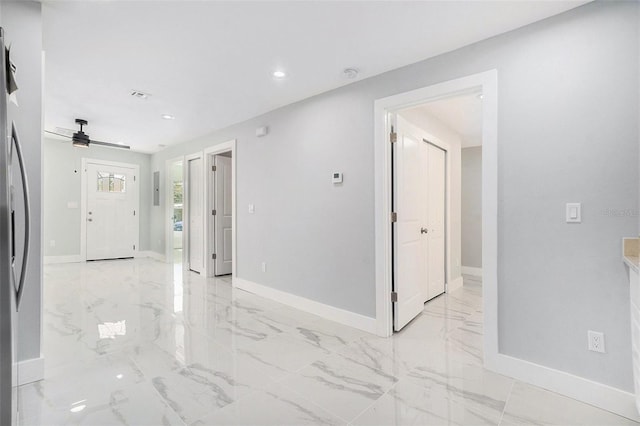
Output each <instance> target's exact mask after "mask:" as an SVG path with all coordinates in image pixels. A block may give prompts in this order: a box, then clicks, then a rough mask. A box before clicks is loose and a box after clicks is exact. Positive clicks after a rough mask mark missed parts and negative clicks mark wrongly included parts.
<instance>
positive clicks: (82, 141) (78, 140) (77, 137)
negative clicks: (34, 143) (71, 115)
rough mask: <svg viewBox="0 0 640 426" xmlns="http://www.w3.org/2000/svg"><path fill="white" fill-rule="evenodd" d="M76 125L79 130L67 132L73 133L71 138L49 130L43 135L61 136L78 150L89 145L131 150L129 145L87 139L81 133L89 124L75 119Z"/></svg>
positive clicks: (87, 137) (85, 135)
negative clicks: (67, 139)
mask: <svg viewBox="0 0 640 426" xmlns="http://www.w3.org/2000/svg"><path fill="white" fill-rule="evenodd" d="M76 124H78V125H79V126H80V130H79V131H77V132H73V130H69V133H71V132H73V135H72V136H69V135H63V134H62V133H56V132H51V131H49V130H45V133H49V134H52V135H56V136H62V137H63V138H69V139H71V141H72V143H73V146H77V147H80V148H88V147H89V144H95V145H101V146H108V147H110V148H121V149H131V147H130V146H129V145H122V144H119V143H109V142H102V141H96V140H92V139H89V135H87V134H86V133H85V132H83V131H82V129H83V127H84V126H86V125H87V124H89V123H88V122H87V120H83V119H81V118H76Z"/></svg>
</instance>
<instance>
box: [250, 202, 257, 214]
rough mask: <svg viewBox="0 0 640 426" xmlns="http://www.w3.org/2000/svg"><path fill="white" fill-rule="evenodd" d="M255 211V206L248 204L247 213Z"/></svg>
mask: <svg viewBox="0 0 640 426" xmlns="http://www.w3.org/2000/svg"><path fill="white" fill-rule="evenodd" d="M255 212H256V206H254V205H253V204H249V213H255Z"/></svg>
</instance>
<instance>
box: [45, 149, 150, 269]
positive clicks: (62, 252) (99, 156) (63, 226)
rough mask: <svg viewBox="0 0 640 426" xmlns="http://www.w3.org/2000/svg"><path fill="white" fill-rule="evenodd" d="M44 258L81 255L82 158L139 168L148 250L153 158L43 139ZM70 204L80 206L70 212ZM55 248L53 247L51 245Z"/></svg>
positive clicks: (144, 239) (144, 246) (143, 239)
mask: <svg viewBox="0 0 640 426" xmlns="http://www.w3.org/2000/svg"><path fill="white" fill-rule="evenodd" d="M43 153H44V164H43V170H44V189H43V200H44V229H43V233H44V247H43V251H44V255H45V256H73V255H78V256H79V255H80V223H81V220H82V218H81V217H80V204H81V193H80V183H81V176H82V175H81V172H82V158H91V159H96V160H105V161H117V162H121V163H131V164H138V165H139V166H140V176H138V179H139V184H140V218H141V220H140V248H139V250H148V249H149V224H148V222H147V221H146V220H145V219H144V218H148V217H149V216H150V209H151V204H152V202H153V194H152V191H153V189H152V188H151V171H150V162H151V156H150V155H148V154H142V153H137V152H131V151H127V150H123V149H114V148H104V147H99V146H90V147H89V148H76V147H74V146H73V145H72V144H71V141H60V140H57V139H50V138H44V142H43ZM69 202H75V203H77V204H78V208H75V209H70V208H69V207H68V203H69ZM52 240H53V241H55V246H51V241H52Z"/></svg>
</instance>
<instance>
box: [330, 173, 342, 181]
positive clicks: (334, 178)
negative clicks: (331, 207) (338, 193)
mask: <svg viewBox="0 0 640 426" xmlns="http://www.w3.org/2000/svg"><path fill="white" fill-rule="evenodd" d="M331 182H333V183H342V173H340V172H333V175H332V177H331Z"/></svg>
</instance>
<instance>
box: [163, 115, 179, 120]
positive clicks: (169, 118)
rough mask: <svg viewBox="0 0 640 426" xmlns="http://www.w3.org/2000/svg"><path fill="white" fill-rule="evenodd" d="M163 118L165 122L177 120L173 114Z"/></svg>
mask: <svg viewBox="0 0 640 426" xmlns="http://www.w3.org/2000/svg"><path fill="white" fill-rule="evenodd" d="M162 118H164V119H165V120H175V119H176V118H175V117H174V116H173V115H171V114H162Z"/></svg>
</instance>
